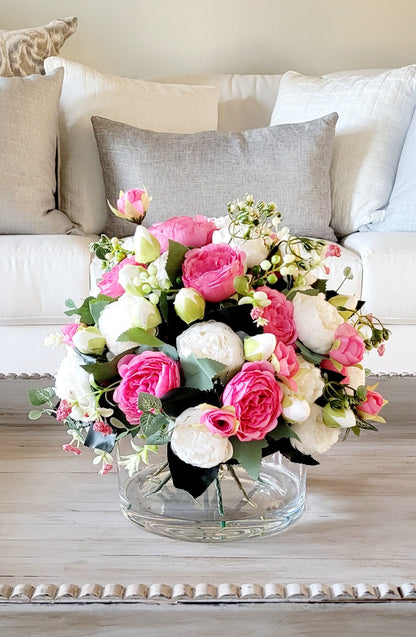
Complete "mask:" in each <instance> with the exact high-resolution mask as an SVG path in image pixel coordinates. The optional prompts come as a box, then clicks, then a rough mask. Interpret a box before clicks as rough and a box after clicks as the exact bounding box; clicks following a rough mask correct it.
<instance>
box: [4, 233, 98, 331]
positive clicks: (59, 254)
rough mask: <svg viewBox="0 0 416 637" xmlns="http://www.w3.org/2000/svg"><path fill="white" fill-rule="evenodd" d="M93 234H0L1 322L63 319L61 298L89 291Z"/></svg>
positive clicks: (81, 296)
mask: <svg viewBox="0 0 416 637" xmlns="http://www.w3.org/2000/svg"><path fill="white" fill-rule="evenodd" d="M94 238H95V237H79V236H76V235H56V236H52V235H20V236H18V235H9V236H4V235H3V236H0V272H1V278H2V287H1V289H2V295H1V303H0V325H32V324H53V323H57V324H62V323H65V322H66V317H65V315H64V311H65V309H66V308H65V300H66V299H68V298H72V299H73V300H74V301H75V302H76V303H78V302H80V301H82V300H83V299H84V298H85V297H86V296H88V291H89V263H90V251H89V244H90V242H91V241H92V240H93V239H94Z"/></svg>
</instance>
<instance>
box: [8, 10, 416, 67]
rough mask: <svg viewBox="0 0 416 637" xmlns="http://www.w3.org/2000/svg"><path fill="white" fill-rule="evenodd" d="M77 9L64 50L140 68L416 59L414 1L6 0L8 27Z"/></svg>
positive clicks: (83, 58) (99, 63) (92, 61)
mask: <svg viewBox="0 0 416 637" xmlns="http://www.w3.org/2000/svg"><path fill="white" fill-rule="evenodd" d="M73 15H76V16H77V17H78V19H79V26H78V31H77V33H76V34H75V35H73V36H72V37H71V38H70V39H69V40H68V41H67V43H66V44H65V46H64V48H63V50H62V55H64V56H65V57H68V58H71V59H74V60H78V61H80V62H83V63H84V64H87V65H89V66H92V67H94V68H97V69H100V70H102V71H107V72H110V73H115V74H119V75H128V76H132V77H151V76H160V75H170V74H180V73H194V72H224V73H228V72H232V73H280V72H283V71H286V70H289V69H292V70H297V71H299V72H302V73H319V74H320V73H326V72H330V71H337V70H341V69H353V68H366V67H371V68H374V67H377V68H380V67H393V66H402V65H406V64H411V63H414V62H416V36H415V25H416V2H415V0H342V1H339V0H118V1H117V0H0V29H11V28H22V27H25V26H35V25H42V24H45V23H47V22H49V21H50V20H52V19H53V18H56V17H67V16H73Z"/></svg>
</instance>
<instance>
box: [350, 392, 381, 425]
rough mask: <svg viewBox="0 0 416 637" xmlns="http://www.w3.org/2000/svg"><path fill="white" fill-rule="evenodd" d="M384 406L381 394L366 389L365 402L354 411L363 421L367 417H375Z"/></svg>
mask: <svg viewBox="0 0 416 637" xmlns="http://www.w3.org/2000/svg"><path fill="white" fill-rule="evenodd" d="M384 404H385V401H384V398H383V396H382V395H381V394H379V393H378V392H376V391H373V390H372V389H367V396H366V399H365V401H364V402H363V403H361V404H360V405H358V406H357V407H356V410H357V413H358V415H359V416H361V417H362V418H364V419H365V418H368V417H369V416H370V417H371V416H376V415H377V414H378V412H379V411H380V409H381V408H382V407H383V405H384Z"/></svg>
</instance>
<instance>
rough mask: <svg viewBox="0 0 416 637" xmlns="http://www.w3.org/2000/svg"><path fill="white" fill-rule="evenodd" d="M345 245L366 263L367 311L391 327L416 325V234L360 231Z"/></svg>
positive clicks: (364, 266) (344, 241) (364, 276)
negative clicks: (415, 275) (394, 325)
mask: <svg viewBox="0 0 416 637" xmlns="http://www.w3.org/2000/svg"><path fill="white" fill-rule="evenodd" d="M343 245H344V246H345V247H346V248H348V249H349V250H352V251H353V252H355V253H356V254H357V255H358V256H359V257H360V258H361V260H362V263H363V287H362V297H361V298H363V299H364V300H365V302H366V303H365V307H364V309H365V311H367V312H372V313H373V314H374V315H375V316H377V318H379V319H380V320H381V321H383V322H385V323H387V324H389V325H392V324H396V323H399V324H416V279H415V277H414V275H413V273H414V272H415V271H416V250H415V245H416V233H412V232H406V233H400V232H356V233H354V234H351V235H350V236H349V237H346V238H345V239H344V240H343ZM406 273H408V274H409V275H408V276H406ZM388 347H389V344H387V345H386V348H388ZM404 347H405V345H404V344H403V348H404Z"/></svg>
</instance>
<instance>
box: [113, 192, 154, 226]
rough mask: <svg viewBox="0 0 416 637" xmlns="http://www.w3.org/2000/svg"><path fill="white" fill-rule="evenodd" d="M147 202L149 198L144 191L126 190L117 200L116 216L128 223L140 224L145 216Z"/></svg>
mask: <svg viewBox="0 0 416 637" xmlns="http://www.w3.org/2000/svg"><path fill="white" fill-rule="evenodd" d="M149 202H150V197H148V195H147V192H146V190H139V189H138V188H132V189H131V190H126V192H123V193H121V196H120V198H119V199H117V211H118V212H119V214H118V215H117V216H118V217H123V218H124V219H127V220H128V221H134V222H136V223H141V222H142V221H143V219H144V218H145V216H146V211H147V209H148V207H149ZM114 212H115V211H114Z"/></svg>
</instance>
